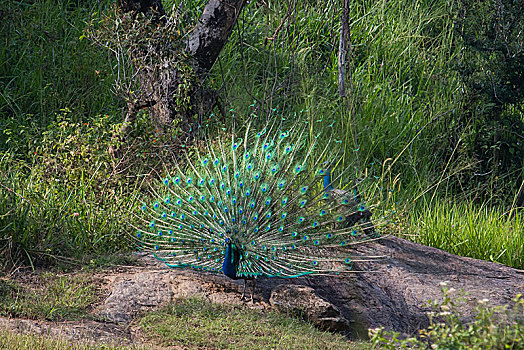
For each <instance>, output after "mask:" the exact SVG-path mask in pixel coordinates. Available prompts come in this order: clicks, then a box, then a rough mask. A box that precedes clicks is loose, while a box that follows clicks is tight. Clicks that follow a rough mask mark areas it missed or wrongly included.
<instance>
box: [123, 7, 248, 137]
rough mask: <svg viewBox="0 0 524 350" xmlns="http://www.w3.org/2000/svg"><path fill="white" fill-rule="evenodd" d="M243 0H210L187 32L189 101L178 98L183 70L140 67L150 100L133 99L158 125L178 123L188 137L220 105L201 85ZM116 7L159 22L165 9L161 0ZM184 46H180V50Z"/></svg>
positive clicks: (133, 109)
mask: <svg viewBox="0 0 524 350" xmlns="http://www.w3.org/2000/svg"><path fill="white" fill-rule="evenodd" d="M245 3H246V1H245V0H209V1H208V3H207V5H206V7H205V9H204V11H203V12H202V15H201V16H200V19H199V20H198V23H197V25H196V27H195V30H194V31H193V32H192V34H191V35H190V38H189V40H188V42H187V47H186V49H187V50H188V51H189V53H190V54H191V55H192V58H193V59H194V63H193V65H194V71H195V73H196V76H195V77H194V78H193V80H194V81H192V82H191V90H190V93H189V96H190V99H189V102H183V103H182V105H181V103H180V102H179V101H177V98H176V96H177V92H178V90H179V87H180V85H181V84H187V82H183V74H181V73H180V72H179V71H178V69H177V67H169V66H167V67H163V68H162V70H161V72H160V74H158V73H157V72H152V71H149V70H147V69H142V70H141V71H140V74H139V75H138V77H137V78H138V79H139V82H140V86H141V89H142V90H143V93H142V95H143V96H148V99H150V100H152V101H137V102H132V104H133V103H134V104H136V105H137V106H138V105H141V106H143V105H144V104H145V102H147V103H146V104H147V106H150V107H151V108H150V114H151V119H152V121H153V123H154V124H155V126H156V127H158V128H159V129H170V128H171V127H173V126H175V125H176V126H178V127H180V130H181V131H182V134H183V135H181V136H182V137H181V138H180V139H182V140H187V139H188V138H191V136H192V131H193V130H194V129H195V125H197V124H199V122H200V121H201V120H202V119H203V118H204V117H207V115H208V114H209V113H210V112H211V111H212V110H213V109H214V108H215V107H219V108H220V110H222V108H221V106H220V103H219V102H218V95H217V94H216V92H214V91H211V90H209V89H206V88H205V87H204V85H203V81H204V80H205V78H206V76H207V74H208V73H209V70H210V69H211V68H212V67H213V65H214V63H215V62H216V60H217V58H218V55H219V54H220V51H221V50H222V48H223V47H224V45H225V43H226V41H227V39H228V37H229V36H230V34H231V32H232V31H233V28H234V25H235V23H236V21H237V19H238V16H239V14H240V12H241V11H242V9H243V7H244V5H245ZM118 5H119V8H120V9H121V10H122V11H123V12H131V11H133V12H135V13H138V12H141V13H143V14H145V15H146V16H155V17H157V18H158V22H162V16H163V15H165V10H164V8H163V6H162V3H161V2H160V0H119V2H118ZM182 49H183V48H181V50H182ZM137 106H130V105H129V103H128V108H127V112H126V113H125V114H126V125H125V127H124V129H122V130H121V131H122V133H121V135H120V138H121V139H124V138H125V137H126V134H127V132H128V130H129V126H130V125H132V124H133V122H134V120H135V119H136V113H137V112H138V109H139V108H137Z"/></svg>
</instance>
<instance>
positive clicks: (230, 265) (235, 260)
mask: <svg viewBox="0 0 524 350" xmlns="http://www.w3.org/2000/svg"><path fill="white" fill-rule="evenodd" d="M239 262H240V252H239V251H238V248H237V247H236V246H235V245H234V244H233V242H231V240H227V241H226V254H225V256H224V262H223V263H222V271H223V273H224V275H226V276H227V277H229V278H231V279H234V280H236V279H238V278H239V277H237V269H238V264H239Z"/></svg>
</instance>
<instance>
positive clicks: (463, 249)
mask: <svg viewBox="0 0 524 350" xmlns="http://www.w3.org/2000/svg"><path fill="white" fill-rule="evenodd" d="M409 224H410V227H411V231H412V232H411V233H410V234H412V235H413V236H412V237H411V238H412V239H414V240H415V241H417V242H420V243H422V244H424V245H428V246H432V247H436V248H440V249H443V250H446V251H448V252H450V253H453V254H457V255H461V256H468V257H472V258H476V259H482V260H487V261H494V262H498V263H501V264H505V265H508V266H512V267H515V268H517V269H524V235H523V234H522V232H524V218H523V216H522V214H516V215H515V216H514V217H510V216H509V215H507V213H504V212H503V211H502V210H500V209H497V208H490V207H488V206H486V205H481V206H478V205H475V204H472V203H464V202H459V203H450V202H449V201H446V202H444V201H436V200H435V201H434V202H433V203H432V204H431V205H428V204H426V205H423V206H422V208H421V209H420V210H417V211H415V212H413V213H412V214H411V215H409Z"/></svg>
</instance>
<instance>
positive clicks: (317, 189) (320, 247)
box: [136, 123, 370, 291]
mask: <svg viewBox="0 0 524 350" xmlns="http://www.w3.org/2000/svg"><path fill="white" fill-rule="evenodd" d="M310 130H311V129H310V126H309V125H308V124H295V125H294V126H293V127H292V128H291V129H290V130H289V131H283V130H282V129H281V127H280V126H279V125H278V124H276V123H275V124H271V125H268V126H266V127H265V128H263V129H262V130H260V131H258V132H257V131H253V130H252V127H251V126H250V125H247V126H246V127H245V131H244V132H243V133H242V135H237V134H236V133H231V134H229V135H225V136H222V137H221V138H219V139H218V140H216V141H211V140H207V141H206V142H205V143H203V144H202V145H199V146H196V147H195V148H194V149H193V150H191V151H189V152H186V156H185V159H184V160H183V161H179V162H176V164H175V165H174V169H173V171H172V172H171V171H166V175H165V176H163V177H161V181H162V184H161V185H160V183H158V185H157V186H155V185H152V190H151V193H152V194H153V196H154V197H155V198H157V200H156V201H155V202H154V203H153V204H152V205H147V204H143V205H142V207H141V210H140V212H139V214H138V215H137V217H138V219H139V220H138V225H136V228H137V238H138V240H139V241H140V242H141V246H142V248H143V249H144V250H146V251H151V252H153V254H154V256H155V257H156V258H158V259H160V260H162V261H164V262H165V263H166V264H167V265H168V266H170V267H190V268H194V269H199V270H205V271H212V272H222V273H223V274H225V275H226V276H228V277H230V278H233V279H238V278H243V279H244V280H245V279H252V278H257V277H260V276H265V277H281V278H292V277H299V276H304V275H310V274H316V275H318V274H338V273H341V272H349V271H351V270H352V262H353V261H358V259H354V258H352V257H350V256H349V252H348V247H351V246H353V245H355V244H359V243H361V242H364V241H369V240H370V237H369V236H368V235H367V234H366V232H364V231H363V229H365V228H366V227H367V226H366V225H367V224H364V225H362V224H361V223H360V222H359V221H360V218H366V219H369V215H367V214H365V215H363V214H362V213H366V212H369V209H368V207H366V206H365V205H364V204H363V203H355V202H354V201H355V200H356V199H357V198H359V197H358V196H353V197H352V198H349V197H348V196H340V197H339V198H338V199H337V200H330V191H331V188H329V186H331V183H332V181H331V167H333V166H334V160H335V159H337V152H336V149H338V148H339V147H336V146H338V144H337V143H336V141H334V140H332V139H330V140H324V139H322V138H321V137H319V136H318V135H316V136H313V135H312V134H311V131H310ZM326 159H330V160H327V161H326ZM338 173H339V175H338V176H337V177H336V178H335V179H334V181H339V180H340V179H345V178H346V177H351V176H352V175H353V174H351V169H350V168H347V169H341V170H339V172H338ZM325 176H328V178H325ZM323 181H324V184H326V186H323ZM326 181H327V182H326ZM339 182H340V181H339ZM324 187H326V188H324ZM369 213H370V212H369ZM348 218H351V219H348ZM344 247H347V248H344ZM360 259H365V258H363V257H360ZM244 287H245V286H244ZM244 291H245V288H244Z"/></svg>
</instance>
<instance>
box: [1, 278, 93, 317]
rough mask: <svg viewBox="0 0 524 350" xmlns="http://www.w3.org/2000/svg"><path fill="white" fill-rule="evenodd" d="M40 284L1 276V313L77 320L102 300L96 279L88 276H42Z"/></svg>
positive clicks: (13, 315) (4, 314) (3, 314)
mask: <svg viewBox="0 0 524 350" xmlns="http://www.w3.org/2000/svg"><path fill="white" fill-rule="evenodd" d="M38 284H39V285H38V286H23V285H20V284H17V283H16V282H14V281H9V280H0V315H2V316H8V317H21V318H30V319H41V320H52V321H57V320H75V319H79V318H84V317H86V316H87V312H88V310H89V308H90V307H91V306H92V304H93V303H95V302H96V301H98V298H97V296H96V293H95V292H96V290H95V285H94V284H93V281H92V280H91V279H90V278H88V277H85V276H60V277H59V276H56V275H53V274H44V275H41V276H39V277H38Z"/></svg>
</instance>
